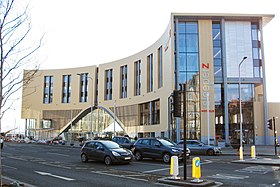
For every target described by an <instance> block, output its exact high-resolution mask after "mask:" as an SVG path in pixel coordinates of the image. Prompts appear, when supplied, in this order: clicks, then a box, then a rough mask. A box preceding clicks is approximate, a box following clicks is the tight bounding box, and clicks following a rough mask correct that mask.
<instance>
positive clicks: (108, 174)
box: [91, 171, 149, 182]
mask: <svg viewBox="0 0 280 187" xmlns="http://www.w3.org/2000/svg"><path fill="white" fill-rule="evenodd" d="M91 173H95V174H99V175H107V176H112V177H119V178H124V179H131V180H138V181H145V182H148V181H149V180H146V179H139V178H134V177H129V176H128V175H115V174H111V173H105V172H102V171H91ZM139 176H143V175H141V174H140V175H139Z"/></svg>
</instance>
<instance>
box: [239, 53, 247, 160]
mask: <svg viewBox="0 0 280 187" xmlns="http://www.w3.org/2000/svg"><path fill="white" fill-rule="evenodd" d="M246 59H247V57H246V56H244V57H243V59H242V60H241V62H240V63H239V66H238V88H239V112H240V114H239V115H240V121H239V123H240V148H239V153H240V155H239V156H240V160H243V146H242V143H243V132H242V131H243V130H242V121H243V118H242V105H241V79H240V67H241V64H242V62H244V60H246Z"/></svg>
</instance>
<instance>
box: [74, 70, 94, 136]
mask: <svg viewBox="0 0 280 187" xmlns="http://www.w3.org/2000/svg"><path fill="white" fill-rule="evenodd" d="M77 75H78V76H80V77H82V76H83V74H80V73H77ZM87 78H89V79H90V80H91V86H92V88H93V79H92V77H90V76H87ZM92 105H93V90H92V91H91V97H90V140H92V139H93V138H92Z"/></svg>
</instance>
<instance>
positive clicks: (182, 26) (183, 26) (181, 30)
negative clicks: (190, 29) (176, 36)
mask: <svg viewBox="0 0 280 187" xmlns="http://www.w3.org/2000/svg"><path fill="white" fill-rule="evenodd" d="M178 27H179V33H186V24H185V23H184V22H183V23H182V22H181V23H179V25H178Z"/></svg>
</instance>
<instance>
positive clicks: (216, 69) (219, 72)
mask: <svg viewBox="0 0 280 187" xmlns="http://www.w3.org/2000/svg"><path fill="white" fill-rule="evenodd" d="M222 75H223V72H222V68H221V67H220V66H214V76H217V77H222Z"/></svg>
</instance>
